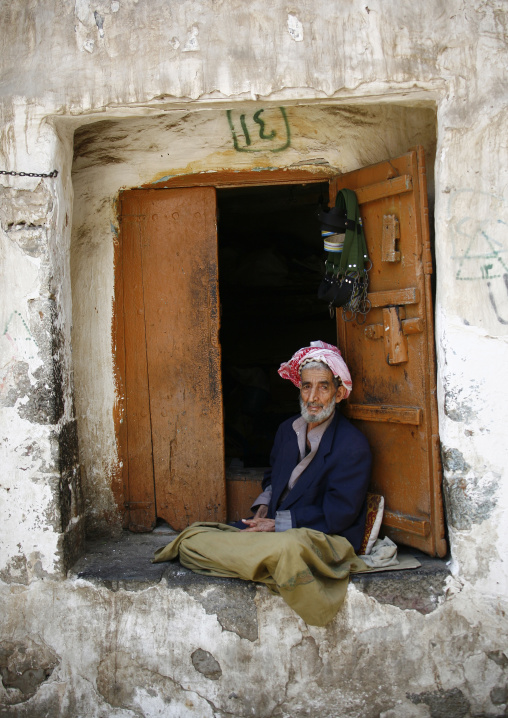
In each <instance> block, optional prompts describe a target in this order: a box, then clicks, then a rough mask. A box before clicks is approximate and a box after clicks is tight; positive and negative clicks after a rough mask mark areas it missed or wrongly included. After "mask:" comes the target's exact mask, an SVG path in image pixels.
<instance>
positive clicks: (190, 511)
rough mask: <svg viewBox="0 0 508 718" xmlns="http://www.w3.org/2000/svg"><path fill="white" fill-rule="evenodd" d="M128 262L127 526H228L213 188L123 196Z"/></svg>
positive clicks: (125, 264) (123, 242)
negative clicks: (214, 523) (198, 523)
mask: <svg viewBox="0 0 508 718" xmlns="http://www.w3.org/2000/svg"><path fill="white" fill-rule="evenodd" d="M121 254H122V274H123V281H122V291H123V300H122V301H123V320H124V321H123V333H124V347H125V368H124V382H125V397H126V400H125V419H126V421H125V424H126V427H125V429H124V430H123V439H122V434H121V441H123V443H124V446H123V447H122V448H123V452H122V453H123V456H124V461H125V462H126V466H125V468H124V484H125V489H124V491H125V493H126V494H127V496H126V501H125V506H126V508H127V510H128V514H129V518H128V521H127V524H128V526H129V528H131V529H132V530H137V531H143V530H150V529H151V528H153V527H154V525H155V522H156V518H162V519H164V520H166V521H167V522H168V523H169V524H170V525H171V526H172V527H173V528H175V529H178V530H181V529H183V528H185V527H186V526H188V525H189V524H190V523H192V522H193V521H223V520H225V516H226V500H225V479H224V456H223V454H224V448H223V447H224V440H223V421H222V392H221V375H220V346H219V339H218V332H219V312H218V278H217V236H216V198H215V189H214V188H213V187H202V188H201V187H197V188H192V189H164V190H131V191H128V192H125V193H124V194H123V195H122V198H121ZM117 302H118V299H117Z"/></svg>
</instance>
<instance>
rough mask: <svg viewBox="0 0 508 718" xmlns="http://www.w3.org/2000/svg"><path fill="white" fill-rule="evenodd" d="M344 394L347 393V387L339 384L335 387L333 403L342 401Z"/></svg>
mask: <svg viewBox="0 0 508 718" xmlns="http://www.w3.org/2000/svg"><path fill="white" fill-rule="evenodd" d="M346 394H347V389H346V387H345V386H344V385H343V384H341V385H340V386H339V387H338V388H337V393H336V394H335V403H336V404H338V403H339V402H340V401H342V399H344V398H345V396H346Z"/></svg>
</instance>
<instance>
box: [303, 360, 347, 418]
mask: <svg viewBox="0 0 508 718" xmlns="http://www.w3.org/2000/svg"><path fill="white" fill-rule="evenodd" d="M301 376H302V385H301V387H300V408H301V412H302V416H303V418H304V419H305V421H306V422H307V423H309V424H316V425H317V424H322V423H323V421H326V420H327V419H328V418H329V417H330V416H331V415H332V414H333V411H334V409H335V404H336V402H338V401H341V399H343V398H344V396H345V394H346V389H345V387H344V386H342V385H341V386H339V387H338V388H335V384H334V383H333V374H332V372H331V371H330V369H325V368H324V367H323V368H322V369H321V368H314V369H303V370H302V374H301Z"/></svg>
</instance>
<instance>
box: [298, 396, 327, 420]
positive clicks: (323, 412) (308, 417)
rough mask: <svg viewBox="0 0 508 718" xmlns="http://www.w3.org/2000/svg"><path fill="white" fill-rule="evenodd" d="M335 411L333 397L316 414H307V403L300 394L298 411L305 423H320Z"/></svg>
mask: <svg viewBox="0 0 508 718" xmlns="http://www.w3.org/2000/svg"><path fill="white" fill-rule="evenodd" d="M334 411H335V397H334V398H333V399H332V400H331V402H330V403H329V404H327V405H326V406H324V407H323V408H322V409H321V411H320V412H319V413H318V414H309V412H308V411H307V403H306V402H305V401H304V400H303V399H302V397H301V396H300V412H301V414H302V416H303V418H304V419H305V421H306V422H307V424H320V423H321V422H323V421H326V419H329V418H330V417H331V415H332V414H333V412H334Z"/></svg>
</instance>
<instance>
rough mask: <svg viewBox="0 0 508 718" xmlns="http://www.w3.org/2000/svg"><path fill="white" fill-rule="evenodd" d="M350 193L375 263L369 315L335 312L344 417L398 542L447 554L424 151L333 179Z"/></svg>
mask: <svg viewBox="0 0 508 718" xmlns="http://www.w3.org/2000/svg"><path fill="white" fill-rule="evenodd" d="M343 188H348V189H352V190H354V191H355V192H356V195H357V198H358V202H359V205H360V215H361V217H362V222H363V226H364V230H365V237H366V241H367V246H368V251H369V256H370V259H371V260H372V269H371V270H370V272H369V299H370V302H371V304H372V309H371V310H370V312H369V313H368V315H367V319H366V322H365V323H364V324H360V323H358V322H357V321H351V322H346V321H344V320H343V318H342V316H341V312H340V310H337V329H338V343H339V347H340V349H341V351H342V353H343V355H344V358H345V360H346V362H347V364H348V366H349V367H350V370H351V374H352V379H353V392H352V394H351V396H350V397H349V400H348V402H347V405H346V407H345V414H346V415H347V416H348V417H349V418H350V419H352V420H353V421H354V423H355V424H357V425H358V426H359V428H360V429H361V430H362V432H363V433H364V434H365V435H366V436H367V438H368V440H369V442H370V445H371V448H372V452H373V473H372V490H373V491H375V492H377V493H380V494H382V495H383V496H384V498H385V515H384V522H383V524H384V530H385V533H386V534H387V535H388V536H390V537H391V538H392V539H393V540H394V541H396V542H397V543H402V544H406V545H409V546H412V547H415V548H418V549H420V550H422V551H425V552H426V553H429V554H431V555H438V556H444V555H445V554H446V550H447V549H446V541H445V529H444V518H443V505H442V495H441V478H442V471H441V464H440V454H439V438H438V423H437V405H436V379H435V372H436V369H435V350H434V323H433V312H432V293H431V281H430V279H431V277H430V275H431V273H432V257H431V251H430V237H429V225H428V205H427V188H426V174H425V160H424V152H423V149H422V148H417V149H415V150H413V151H411V152H409V153H407V154H406V155H404V156H402V157H399V158H397V159H393V160H389V161H388V162H383V163H381V164H378V165H374V166H372V167H365V168H362V169H360V170H357V171H354V172H349V173H347V174H344V175H341V176H340V177H337V178H335V179H334V180H332V182H331V183H330V200H331V204H334V203H335V197H336V194H337V192H338V191H339V190H341V189H343Z"/></svg>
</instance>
